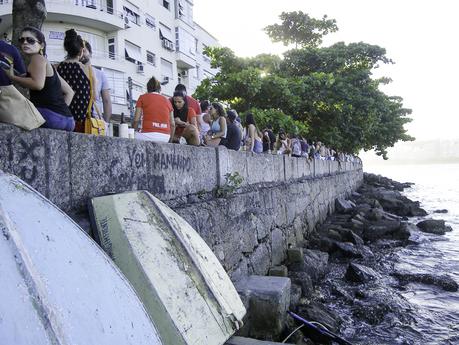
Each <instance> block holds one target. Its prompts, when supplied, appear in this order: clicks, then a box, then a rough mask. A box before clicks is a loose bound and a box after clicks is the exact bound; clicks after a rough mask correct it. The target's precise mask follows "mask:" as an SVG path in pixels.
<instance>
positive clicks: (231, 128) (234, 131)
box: [220, 110, 242, 151]
mask: <svg viewBox="0 0 459 345" xmlns="http://www.w3.org/2000/svg"><path fill="white" fill-rule="evenodd" d="M227 116H228V123H227V127H228V129H227V132H226V139H225V140H222V142H220V145H224V146H225V147H226V148H227V149H229V150H235V151H239V149H240V148H241V138H242V133H241V130H240V129H239V127H238V126H237V124H236V122H237V121H236V118H237V113H236V111H235V110H228V112H227Z"/></svg>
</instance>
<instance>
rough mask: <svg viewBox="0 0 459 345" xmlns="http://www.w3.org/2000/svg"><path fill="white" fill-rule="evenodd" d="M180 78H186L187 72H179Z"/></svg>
mask: <svg viewBox="0 0 459 345" xmlns="http://www.w3.org/2000/svg"><path fill="white" fill-rule="evenodd" d="M180 76H181V77H188V70H183V71H182V72H180Z"/></svg>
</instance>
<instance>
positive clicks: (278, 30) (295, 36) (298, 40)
mask: <svg viewBox="0 0 459 345" xmlns="http://www.w3.org/2000/svg"><path fill="white" fill-rule="evenodd" d="M279 17H280V19H281V20H282V24H273V25H268V26H267V27H265V29H264V30H265V32H266V33H267V34H268V36H269V37H270V38H271V39H272V40H273V42H282V43H284V45H285V46H288V45H289V44H296V45H297V46H301V47H317V46H319V45H320V44H321V43H322V37H323V36H325V35H326V34H328V33H330V32H335V31H338V27H337V26H336V20H334V19H327V16H326V15H324V16H323V17H322V19H315V18H311V17H310V16H309V15H308V14H306V13H303V12H302V11H297V12H296V11H295V12H282V14H281V15H280V16H279Z"/></svg>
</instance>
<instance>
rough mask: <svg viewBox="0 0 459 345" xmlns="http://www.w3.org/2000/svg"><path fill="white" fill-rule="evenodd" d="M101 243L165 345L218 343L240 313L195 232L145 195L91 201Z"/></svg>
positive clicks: (220, 271)
mask: <svg viewBox="0 0 459 345" xmlns="http://www.w3.org/2000/svg"><path fill="white" fill-rule="evenodd" d="M92 205H93V210H94V214H95V219H96V223H97V228H98V233H99V236H100V238H101V244H102V247H104V249H106V250H107V251H108V252H109V253H110V255H111V256H112V257H113V259H114V261H115V262H116V263H117V264H118V266H119V267H120V269H121V270H122V271H123V272H124V273H125V275H126V277H127V278H128V279H129V280H130V281H131V284H132V285H133V286H134V288H135V289H136V291H137V293H138V295H139V296H140V298H141V299H142V301H143V302H144V305H145V306H146V308H147V310H148V311H149V313H150V316H151V317H152V319H153V320H154V322H155V324H156V325H157V327H158V330H159V333H160V335H161V337H162V339H164V340H165V342H166V343H169V341H172V340H170V339H173V342H171V343H173V344H174V345H175V344H187V345H188V344H189V345H191V344H192V345H201V344H212V345H218V344H224V343H225V341H226V340H227V339H228V338H229V337H230V336H231V335H232V334H234V332H235V331H236V330H237V328H238V327H239V326H240V325H241V324H242V317H243V316H244V315H245V308H244V306H243V304H242V302H241V300H240V298H239V295H238V294H237V292H236V290H235V288H234V286H233V284H232V282H231V280H230V279H229V277H228V275H227V274H226V272H225V270H224V269H223V267H222V266H221V264H220V263H219V261H218V259H217V258H216V257H215V255H214V254H213V252H212V251H211V250H210V248H209V247H208V246H207V244H206V243H205V242H204V241H203V240H202V238H201V237H200V236H199V235H198V234H197V233H196V231H195V230H194V229H193V228H192V227H191V226H190V225H189V224H188V223H187V222H186V221H185V220H184V219H182V218H181V217H180V216H178V215H177V214H176V213H175V212H174V211H172V210H171V209H170V208H169V207H168V206H166V205H165V204H163V203H162V202H161V201H159V200H158V199H156V198H155V197H153V196H152V195H151V194H150V193H148V192H145V191H141V192H129V193H123V194H117V195H112V196H106V197H100V198H94V199H93V200H92Z"/></svg>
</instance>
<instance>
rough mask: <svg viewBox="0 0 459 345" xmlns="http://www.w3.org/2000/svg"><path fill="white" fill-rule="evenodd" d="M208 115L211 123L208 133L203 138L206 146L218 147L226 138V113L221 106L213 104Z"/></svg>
mask: <svg viewBox="0 0 459 345" xmlns="http://www.w3.org/2000/svg"><path fill="white" fill-rule="evenodd" d="M209 113H210V117H211V119H212V123H211V125H210V131H209V132H208V133H207V135H206V137H205V141H206V145H209V146H218V145H219V144H220V142H221V141H222V140H224V139H225V138H226V132H227V123H226V112H225V109H224V108H223V105H221V104H220V103H217V102H214V103H212V105H211V107H210V110H209Z"/></svg>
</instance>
